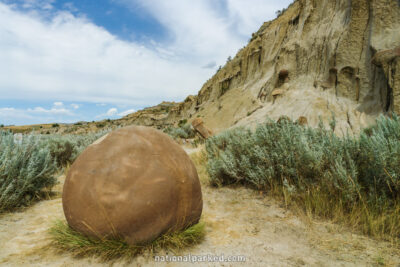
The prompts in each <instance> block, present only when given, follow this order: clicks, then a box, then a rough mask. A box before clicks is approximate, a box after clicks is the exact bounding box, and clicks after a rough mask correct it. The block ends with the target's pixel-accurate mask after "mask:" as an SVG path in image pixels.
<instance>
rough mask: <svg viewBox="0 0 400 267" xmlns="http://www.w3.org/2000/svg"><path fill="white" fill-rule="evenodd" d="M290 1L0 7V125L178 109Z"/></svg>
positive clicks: (51, 2)
mask: <svg viewBox="0 0 400 267" xmlns="http://www.w3.org/2000/svg"><path fill="white" fill-rule="evenodd" d="M290 2H291V0H279V1H276V0H270V1H267V0H193V1H188V0H168V1H165V0H98V1H94V0H91V1H89V0H80V1H68V0H13V1H11V0H0V51H1V52H0V124H5V125H22V124H36V123H49V122H76V121H81V120H85V121H92V120H100V119H104V118H119V117H121V116H124V115H125V114H127V113H129V112H133V111H135V110H138V109H141V108H144V107H147V106H152V105H155V104H158V103H160V102H161V101H163V100H167V101H182V100H183V99H184V98H185V97H186V96H187V95H189V94H196V93H197V92H198V90H199V89H200V88H201V86H202V84H203V83H204V82H205V81H206V80H207V79H208V78H210V77H211V76H212V75H213V74H214V73H215V71H216V69H217V68H218V66H219V65H223V64H224V62H225V61H226V58H227V57H228V56H234V55H235V53H236V52H237V51H238V50H239V49H240V48H241V47H243V46H244V45H246V43H247V41H248V39H249V37H250V36H251V33H252V32H254V31H256V30H258V28H259V27H260V26H261V24H262V23H263V22H264V21H267V20H270V19H273V18H274V17H275V11H276V10H278V9H282V8H284V7H287V6H288V5H289V4H290Z"/></svg>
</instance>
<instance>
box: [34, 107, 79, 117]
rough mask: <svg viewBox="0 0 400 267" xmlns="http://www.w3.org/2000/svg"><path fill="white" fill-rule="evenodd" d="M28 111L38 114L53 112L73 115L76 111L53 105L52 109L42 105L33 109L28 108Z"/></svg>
mask: <svg viewBox="0 0 400 267" xmlns="http://www.w3.org/2000/svg"><path fill="white" fill-rule="evenodd" d="M27 112H28V113H36V114H52V115H67V116H72V115H74V113H73V112H72V111H70V110H68V109H66V108H63V107H52V108H51V109H45V108H42V107H35V108H33V109H31V108H28V109H27Z"/></svg>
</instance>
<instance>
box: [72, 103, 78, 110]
mask: <svg viewBox="0 0 400 267" xmlns="http://www.w3.org/2000/svg"><path fill="white" fill-rule="evenodd" d="M71 107H72V108H73V109H78V108H79V105H78V104H73V103H72V104H71Z"/></svg>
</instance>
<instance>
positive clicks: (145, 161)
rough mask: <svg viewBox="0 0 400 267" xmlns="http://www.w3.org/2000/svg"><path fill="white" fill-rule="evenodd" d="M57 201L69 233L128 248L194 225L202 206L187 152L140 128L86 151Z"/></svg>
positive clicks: (124, 130)
mask: <svg viewBox="0 0 400 267" xmlns="http://www.w3.org/2000/svg"><path fill="white" fill-rule="evenodd" d="M62 202H63V208H64V213H65V217H66V219H67V221H68V224H69V225H70V226H71V227H72V228H73V229H75V230H77V231H79V232H81V233H83V234H85V235H88V236H94V237H101V238H102V237H111V236H118V237H122V238H124V239H125V240H126V241H127V242H128V243H129V244H140V243H145V242H149V241H152V240H154V239H155V238H157V237H158V236H160V235H161V234H163V233H166V232H168V231H175V230H180V229H183V228H186V227H188V226H190V225H192V224H195V223H197V222H198V221H199V219H200V215H201V212H202V207H203V201H202V194H201V187H200V182H199V178H198V176H197V171H196V168H195V166H194V165H193V163H192V161H191V160H190V158H189V156H188V155H187V154H186V152H185V151H184V150H183V149H182V148H181V147H180V146H179V145H177V144H176V143H175V142H174V141H173V140H172V139H171V138H170V137H169V136H167V135H166V134H164V133H162V132H160V131H157V130H155V129H153V128H150V127H142V126H130V127H125V128H121V129H119V130H116V131H114V132H111V133H109V134H108V135H106V136H104V137H102V138H100V139H99V140H97V141H96V142H94V143H93V144H92V145H90V146H89V147H88V148H86V150H85V151H83V153H82V154H81V155H80V156H79V157H78V158H77V159H76V160H75V162H74V163H73V164H72V166H71V168H70V170H69V172H68V175H67V178H66V180H65V184H64V191H63V196H62Z"/></svg>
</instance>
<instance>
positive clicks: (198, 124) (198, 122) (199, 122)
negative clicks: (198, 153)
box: [192, 118, 212, 139]
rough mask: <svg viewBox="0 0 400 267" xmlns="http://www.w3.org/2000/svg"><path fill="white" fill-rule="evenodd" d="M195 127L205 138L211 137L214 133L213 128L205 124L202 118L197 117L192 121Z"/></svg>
mask: <svg viewBox="0 0 400 267" xmlns="http://www.w3.org/2000/svg"><path fill="white" fill-rule="evenodd" d="M192 126H193V128H194V129H195V130H196V131H197V132H198V133H199V134H200V135H201V136H202V137H203V138H205V139H207V138H209V137H210V136H211V135H212V132H211V130H209V129H208V128H207V127H206V126H205V125H204V122H203V120H202V119H200V118H196V119H194V120H193V121H192Z"/></svg>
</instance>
